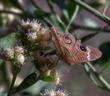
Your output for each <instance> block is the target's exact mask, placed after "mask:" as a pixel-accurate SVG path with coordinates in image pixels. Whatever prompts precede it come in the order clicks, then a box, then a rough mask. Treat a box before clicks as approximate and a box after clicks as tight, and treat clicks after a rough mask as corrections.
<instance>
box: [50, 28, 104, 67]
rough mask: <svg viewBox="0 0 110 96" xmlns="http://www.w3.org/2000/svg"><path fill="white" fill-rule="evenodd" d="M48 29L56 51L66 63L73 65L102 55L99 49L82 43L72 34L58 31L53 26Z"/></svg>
mask: <svg viewBox="0 0 110 96" xmlns="http://www.w3.org/2000/svg"><path fill="white" fill-rule="evenodd" d="M50 30H51V32H50V33H51V36H52V41H53V44H54V45H55V47H56V51H57V53H58V54H59V56H61V57H62V59H63V60H64V61H65V62H66V63H68V64H70V65H73V64H76V63H83V62H87V61H94V60H96V59H99V58H100V57H101V56H102V53H101V51H100V50H99V49H97V48H94V47H92V46H89V45H86V46H84V45H82V44H81V42H80V41H79V40H76V39H75V37H74V36H73V35H72V34H70V33H67V32H66V33H63V32H60V31H58V30H57V29H56V28H55V27H51V29H50Z"/></svg>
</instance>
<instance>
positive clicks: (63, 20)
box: [0, 0, 110, 96]
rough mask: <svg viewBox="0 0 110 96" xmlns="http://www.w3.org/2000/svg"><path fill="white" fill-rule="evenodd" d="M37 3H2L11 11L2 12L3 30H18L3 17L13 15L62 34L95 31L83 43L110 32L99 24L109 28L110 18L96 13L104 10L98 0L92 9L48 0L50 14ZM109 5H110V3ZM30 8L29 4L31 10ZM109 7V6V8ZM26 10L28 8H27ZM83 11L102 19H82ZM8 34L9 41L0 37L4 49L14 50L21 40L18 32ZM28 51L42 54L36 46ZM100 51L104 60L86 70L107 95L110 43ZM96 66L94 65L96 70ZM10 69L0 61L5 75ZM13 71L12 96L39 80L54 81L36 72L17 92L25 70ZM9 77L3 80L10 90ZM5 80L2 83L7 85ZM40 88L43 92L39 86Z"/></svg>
mask: <svg viewBox="0 0 110 96" xmlns="http://www.w3.org/2000/svg"><path fill="white" fill-rule="evenodd" d="M35 1H36V0H27V1H25V2H24V1H23V3H22V4H21V3H20V2H19V0H2V1H0V4H2V5H3V6H5V7H6V8H8V7H9V8H8V10H6V9H5V8H4V10H2V11H0V13H1V14H0V26H1V27H3V26H5V27H9V29H14V30H15V29H16V28H13V26H9V25H11V23H13V22H12V21H11V20H9V18H8V17H3V14H6V15H7V16H8V15H9V14H13V15H14V18H15V19H16V18H17V19H24V20H27V19H30V20H33V19H38V20H39V21H41V22H42V23H43V24H44V25H45V26H47V27H48V26H50V25H53V26H55V27H57V28H59V29H60V30H61V31H62V32H65V31H70V29H71V28H73V30H72V31H71V33H72V32H75V33H76V31H77V29H78V30H80V28H82V29H81V30H80V31H81V32H82V33H83V32H84V31H85V30H86V32H88V29H89V31H91V30H92V29H93V30H92V31H94V32H93V33H91V34H88V35H86V36H83V37H82V38H81V41H82V42H85V41H88V40H89V39H92V38H93V37H95V36H96V35H98V34H99V33H100V32H102V31H103V33H104V32H105V30H106V29H108V30H109V28H105V27H104V28H102V26H100V25H98V24H97V22H98V20H99V19H100V20H102V21H103V22H105V23H106V24H105V23H104V24H102V25H103V26H105V25H109V24H110V18H108V17H107V16H105V15H103V14H101V13H100V12H99V11H97V10H96V8H99V7H100V6H102V5H101V4H100V3H99V2H98V0H96V1H97V2H96V1H95V2H93V3H91V2H90V3H89V4H90V5H91V6H89V4H87V3H85V2H84V1H83V0H68V1H66V0H62V4H61V1H60V0H57V2H56V0H47V1H46V2H47V3H46V6H48V8H47V10H49V11H44V10H43V8H44V7H45V6H43V5H41V6H40V7H39V6H38V4H37V2H35ZM107 2H108V4H109V5H110V1H107ZM27 4H29V6H28V5H27ZM108 4H106V5H105V6H108ZM53 5H56V6H57V8H58V10H57V11H55V8H56V7H55V6H53ZM23 6H25V8H24V7H23ZM11 7H14V8H17V9H19V10H20V11H21V13H19V12H18V13H16V12H14V11H12V10H11V9H10V8H11ZM82 9H83V10H86V11H88V12H91V13H92V16H93V15H95V16H96V17H97V18H99V19H96V20H92V19H91V18H92V16H91V17H86V15H87V14H83V16H81V15H80V16H78V15H79V14H78V13H81V12H82ZM82 17H85V18H83V20H81V19H82ZM7 18H8V19H7ZM4 21H6V23H5V24H4V23H3V22H4ZM9 21H10V22H9ZM73 22H74V24H75V25H77V23H78V24H80V25H81V26H80V27H78V26H77V27H76V26H72V23H73ZM82 25H83V26H82ZM17 27H18V26H17ZM75 27H76V28H75ZM84 27H86V28H85V29H84ZM95 28H96V29H95ZM97 28H99V29H97ZM7 33H8V35H6V36H5V37H0V49H5V48H10V47H12V46H14V45H15V44H16V42H18V41H19V40H18V36H17V35H18V34H19V33H18V31H12V30H11V31H10V30H8V31H7ZM77 34H79V33H78V32H77V33H76V35H77ZM97 39H98V38H97ZM24 41H25V40H24ZM25 42H26V44H28V43H30V42H28V41H25ZM31 45H32V46H31ZM25 47H26V46H25ZM38 47H39V46H38ZM28 49H29V50H31V51H35V50H38V49H40V48H36V46H33V44H30V46H28ZM100 49H101V51H102V53H103V56H102V57H101V59H100V60H97V61H95V62H93V63H86V64H84V68H85V71H86V73H87V74H88V76H89V77H90V78H91V80H92V81H93V83H94V84H95V85H96V86H98V87H100V88H103V89H105V90H107V91H110V85H109V83H108V82H107V81H106V79H105V78H104V76H102V75H101V74H102V73H103V72H104V70H105V69H109V64H110V54H108V53H110V52H109V50H110V43H109V42H106V43H103V42H102V44H101V46H100ZM40 50H41V49H40ZM43 51H45V50H43ZM46 51H47V50H46ZM26 52H28V51H27V50H26ZM33 53H34V52H33ZM50 53H52V55H53V53H54V52H53V51H52V52H50ZM28 55H29V56H30V55H32V53H31V52H30V53H29V54H28ZM50 55H51V54H50ZM32 59H33V58H32ZM13 62H14V61H13ZM11 63H12V62H11ZM14 63H15V62H14ZM14 63H13V64H14ZM92 64H94V66H93V65H92ZM33 65H34V64H33ZM96 65H98V66H99V67H100V68H101V69H102V70H101V74H99V73H98V72H97V70H96V69H95V66H96ZM6 66H7V65H6V63H5V60H2V59H0V69H1V70H0V71H1V73H4V74H7V72H6ZM11 67H12V73H13V76H15V78H14V80H12V81H13V84H12V83H11V88H10V90H9V91H10V92H9V93H8V96H9V95H10V94H11V93H17V92H19V91H22V90H24V89H26V88H28V87H30V86H32V85H33V84H35V83H36V82H38V81H39V80H43V81H45V82H52V81H54V77H53V76H50V75H49V76H47V75H42V76H39V75H38V74H37V73H36V72H33V73H31V74H29V75H28V76H27V77H26V78H25V79H24V80H23V81H22V83H21V84H20V85H18V86H16V87H15V88H14V83H15V80H16V76H17V75H18V74H19V73H20V71H21V69H22V68H21V65H20V66H19V65H17V66H16V64H14V65H12V64H11ZM30 70H31V69H30ZM7 77H8V76H7V75H6V76H4V77H3V80H5V82H6V87H8V86H9V81H10V80H9V78H7ZM3 80H0V81H3ZM37 88H39V86H38V87H37ZM6 94H7V93H3V92H0V96H5V95H6Z"/></svg>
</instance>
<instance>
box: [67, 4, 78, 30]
mask: <svg viewBox="0 0 110 96" xmlns="http://www.w3.org/2000/svg"><path fill="white" fill-rule="evenodd" d="M78 11H79V6H78V5H76V8H75V11H74V13H73V15H72V18H71V20H70V21H69V23H68V25H67V27H66V29H65V32H68V30H69V28H70V25H71V23H72V22H73V20H74V19H75V18H76V15H77V13H78Z"/></svg>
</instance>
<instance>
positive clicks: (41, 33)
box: [21, 20, 49, 47]
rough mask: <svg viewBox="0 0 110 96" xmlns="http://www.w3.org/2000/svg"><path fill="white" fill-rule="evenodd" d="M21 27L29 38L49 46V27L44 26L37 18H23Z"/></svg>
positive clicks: (31, 40) (43, 45)
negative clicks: (25, 19)
mask: <svg viewBox="0 0 110 96" xmlns="http://www.w3.org/2000/svg"><path fill="white" fill-rule="evenodd" d="M21 27H22V29H21V31H22V32H24V34H25V36H26V38H27V40H29V41H30V42H35V43H38V44H39V45H41V46H42V47H45V46H47V41H48V39H49V32H48V29H47V28H44V27H43V26H42V25H41V23H39V22H38V21H37V20H32V21H30V20H27V21H24V20H22V22H21Z"/></svg>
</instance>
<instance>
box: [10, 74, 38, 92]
mask: <svg viewBox="0 0 110 96" xmlns="http://www.w3.org/2000/svg"><path fill="white" fill-rule="evenodd" d="M38 80H39V78H38V74H37V73H35V72H34V73H31V74H30V75H28V76H27V77H26V78H25V79H24V80H23V81H22V83H21V84H20V85H19V86H18V87H16V88H15V89H14V90H13V91H12V93H16V92H19V91H22V90H24V89H26V88H28V87H30V86H31V85H33V84H35V83H36V82H37V81H38Z"/></svg>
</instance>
